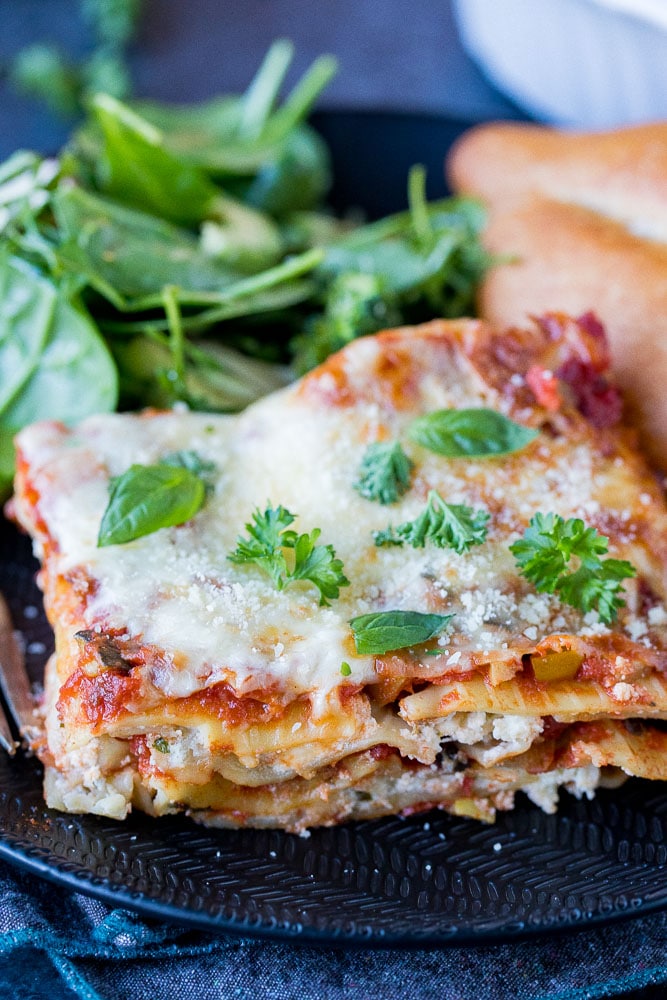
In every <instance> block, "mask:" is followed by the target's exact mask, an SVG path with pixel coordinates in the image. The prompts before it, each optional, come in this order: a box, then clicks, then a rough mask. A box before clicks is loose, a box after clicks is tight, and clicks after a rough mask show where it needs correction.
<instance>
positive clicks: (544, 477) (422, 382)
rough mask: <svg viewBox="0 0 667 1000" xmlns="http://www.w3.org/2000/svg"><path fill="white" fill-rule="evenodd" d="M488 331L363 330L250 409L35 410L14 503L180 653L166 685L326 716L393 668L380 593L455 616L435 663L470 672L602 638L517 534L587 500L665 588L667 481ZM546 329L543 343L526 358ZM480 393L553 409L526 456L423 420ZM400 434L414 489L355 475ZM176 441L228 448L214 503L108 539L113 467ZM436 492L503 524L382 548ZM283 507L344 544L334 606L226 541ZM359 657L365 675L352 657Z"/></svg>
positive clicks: (638, 628)
mask: <svg viewBox="0 0 667 1000" xmlns="http://www.w3.org/2000/svg"><path fill="white" fill-rule="evenodd" d="M473 334H474V337H475V338H476V340H475V344H476V345H477V347H479V343H480V342H482V341H484V339H485V338H488V331H486V329H485V328H484V327H482V326H481V325H480V324H476V323H475V324H472V323H471V324H455V323H451V324H447V323H443V324H433V325H432V326H430V327H425V328H422V330H421V331H397V332H396V333H393V334H387V335H384V336H383V337H375V338H367V339H365V340H362V341H358V342H356V343H354V344H352V345H351V346H350V347H349V348H348V349H347V350H346V351H345V352H343V353H342V354H341V355H338V356H336V357H335V358H333V359H331V361H330V363H329V364H327V365H325V366H323V367H322V368H320V369H318V370H317V371H316V372H314V373H312V374H311V375H310V376H309V377H308V378H306V379H305V380H304V381H303V382H302V383H300V384H297V385H296V386H293V387H290V388H289V389H287V390H284V391H282V392H280V393H277V394H275V395H273V396H271V397H269V398H267V399H265V400H262V401H261V402H259V403H257V404H255V405H254V406H252V407H251V408H250V409H248V410H247V411H246V412H245V413H243V414H241V415H239V416H210V415H201V414H195V413H190V412H187V411H184V410H179V411H178V412H171V413H160V414H144V415H129V414H126V415H118V414H116V415H110V416H98V417H93V418H91V419H88V420H86V421H85V422H84V423H83V424H81V425H80V427H79V428H78V429H76V430H74V431H68V430H66V429H65V428H63V427H61V426H58V425H54V424H38V425H34V426H33V427H31V428H28V429H27V430H25V431H23V432H22V434H21V435H20V437H19V442H18V443H19V452H20V457H21V462H22V463H23V464H24V465H26V466H27V468H28V469H29V473H28V478H29V483H30V486H31V487H32V488H33V489H34V490H35V491H36V494H37V500H36V504H35V509H34V510H33V509H32V507H31V504H30V502H29V501H28V500H27V499H26V497H25V496H24V495H23V492H22V489H21V487H19V491H18V497H17V501H16V504H17V514H18V517H19V519H21V520H22V521H23V522H24V523H25V524H26V525H27V526H28V527H30V528H31V530H32V531H33V532H34V533H35V534H36V535H37V536H38V537H41V539H42V541H43V542H45V541H46V540H48V541H49V542H55V549H54V548H53V546H51V547H50V552H49V557H48V558H49V567H48V569H49V572H50V573H56V574H59V575H64V574H67V573H70V572H72V571H74V570H83V571H84V572H85V574H86V575H87V576H89V577H90V578H92V579H93V580H94V581H95V587H94V588H93V589H92V590H91V592H90V594H89V595H88V596H87V598H86V606H85V611H84V616H85V621H84V622H82V623H81V627H89V628H93V629H95V628H96V629H98V630H100V631H105V630H107V629H115V630H119V631H120V632H121V633H126V634H127V635H128V636H130V637H136V638H138V639H140V641H141V642H142V643H147V644H151V645H154V646H156V647H158V648H160V649H161V650H164V651H166V653H167V658H166V660H165V662H164V663H161V664H158V665H157V666H155V667H154V668H153V675H152V677H151V680H152V683H153V685H154V686H155V687H157V688H158V689H159V690H161V691H162V692H164V695H165V696H167V697H169V698H179V697H184V696H187V695H189V694H191V693H192V692H195V691H197V690H199V689H201V688H204V687H208V686H211V685H213V684H215V683H217V682H219V681H222V680H224V681H227V682H229V683H230V684H231V685H232V686H233V687H234V688H235V689H236V690H237V691H239V692H242V693H248V692H252V691H253V690H257V689H262V690H266V689H267V688H268V689H272V688H273V689H278V690H280V691H281V692H286V693H287V694H288V695H289V696H290V697H297V696H298V695H300V694H303V693H308V694H310V696H311V698H312V701H313V716H314V717H317V716H318V715H321V714H324V713H325V712H326V710H327V705H328V703H329V699H330V695H331V693H332V692H333V691H335V690H337V689H339V688H340V686H341V684H343V683H346V684H360V685H363V684H367V683H371V682H373V681H376V680H377V674H378V666H379V664H380V661H378V662H376V660H375V658H374V657H369V656H359V655H357V654H356V652H355V649H354V644H353V640H352V636H351V631H350V627H349V621H350V619H351V618H353V617H354V616H356V615H360V614H364V613H367V612H371V611H383V610H394V609H407V610H415V611H423V612H427V611H428V612H438V613H443V614H454V616H455V617H454V619H453V622H452V625H451V627H450V629H449V631H448V632H447V633H445V634H444V635H443V636H441V637H440V639H439V640H437V641H436V640H434V641H433V643H432V644H431V645H432V646H435V647H436V648H439V649H440V650H441V653H440V655H438V656H433V657H431V658H429V659H428V661H427V660H426V659H424V662H423V664H422V666H421V671H422V676H423V675H424V673H428V672H429V671H430V672H431V674H432V675H433V676H434V677H437V676H442V675H443V674H444V673H452V672H456V671H457V670H461V671H462V672H463V671H465V670H466V669H467V668H468V667H469V664H470V656H471V655H473V654H474V655H475V656H477V662H478V663H479V662H480V657H482V658H484V657H486V658H488V661H489V662H491V661H493V660H494V658H496V659H499V660H503V659H507V650H508V649H509V650H511V651H514V653H515V654H516V656H517V657H519V658H520V656H521V654H522V653H523V652H526V651H529V650H531V649H534V647H535V645H536V643H539V641H540V640H542V639H543V638H544V637H546V636H549V635H552V634H554V633H566V632H567V633H574V634H577V635H580V636H585V637H588V638H589V639H591V637H592V638H593V639H595V638H596V637H601V638H602V639H604V638H605V636H608V633H609V629H606V628H605V627H604V626H601V625H599V623H597V621H596V618H595V616H592V618H591V617H590V616H587V617H583V616H582V615H580V614H579V613H578V612H576V611H574V610H573V609H571V608H567V607H565V606H563V605H562V604H560V602H559V601H558V599H557V598H556V597H553V596H551V595H538V594H535V592H534V591H533V589H532V588H531V586H530V585H529V584H528V583H527V582H526V581H525V580H523V579H522V578H520V577H519V576H518V575H517V573H516V568H515V565H514V560H513V557H512V555H511V553H510V552H509V550H508V545H509V544H510V543H511V541H513V540H514V539H515V538H516V537H518V536H519V535H520V534H521V533H522V532H523V530H524V528H525V527H526V526H527V524H528V521H529V519H530V517H531V516H532V515H533V514H534V513H535V512H536V511H554V512H556V513H559V514H561V515H562V516H563V517H565V518H568V517H572V516H576V517H582V518H583V519H584V520H586V521H587V523H589V524H593V525H596V526H599V527H600V530H601V531H603V533H605V534H607V535H609V536H610V554H611V555H613V556H615V557H617V558H627V559H630V560H631V561H632V562H633V563H634V564H635V565H636V566H638V568H639V569H640V571H641V573H642V575H643V576H644V577H645V578H646V579H647V580H648V581H649V584H650V588H651V591H652V593H654V594H655V595H657V597H656V600H658V601H659V602H662V601H663V600H664V598H665V594H666V591H667V587H666V580H665V572H664V566H665V554H666V553H667V514H666V513H665V508H664V503H663V501H662V498H661V496H660V493H659V491H658V487H657V485H656V484H655V483H654V482H653V480H652V478H651V477H650V476H649V475H648V473H647V472H646V470H644V469H643V468H642V466H641V465H639V464H638V460H637V459H636V458H634V457H633V456H632V455H631V453H630V452H629V451H628V450H627V449H625V448H624V446H623V445H622V443H621V442H620V440H619V439H618V438H617V437H616V436H615V434H613V433H612V432H609V431H605V432H593V431H592V429H591V428H590V427H589V426H588V424H587V423H586V421H585V420H584V419H583V418H582V417H580V416H579V415H578V414H577V413H576V412H575V411H567V412H564V413H559V414H556V415H554V414H552V413H551V414H550V413H547V412H546V411H544V410H542V409H541V408H540V407H538V406H537V405H536V404H535V402H534V399H533V398H532V396H531V395H530V393H529V392H528V391H527V389H526V387H525V383H524V381H523V378H522V377H521V375H520V374H519V375H517V374H515V375H513V376H512V378H511V379H509V380H508V379H507V378H506V376H505V374H504V373H503V372H502V371H501V372H500V374H498V373H496V372H495V371H494V370H492V369H491V368H490V367H489V365H488V364H487V363H485V364H481V363H479V362H478V361H476V360H475V357H474V355H473V354H472V353H471V349H470V348H469V345H468V343H467V339H469V338H470V337H472V336H473ZM543 346H544V345H543V344H541V343H540V342H537V341H529V342H528V346H527V347H526V351H525V353H526V356H527V362H526V363H530V362H532V361H534V358H535V355H536V354H538V353H539V351H540V350H542V348H543ZM477 347H476V348H475V349H477ZM531 352H532V353H531ZM476 406H490V407H493V408H495V409H497V410H499V411H502V412H504V413H506V414H507V415H510V416H512V417H513V419H515V420H517V421H519V422H521V423H525V424H529V425H533V426H541V425H547V424H548V426H544V429H543V432H542V433H541V434H540V435H539V437H538V438H537V440H536V441H535V442H533V443H532V444H531V445H529V446H528V447H527V448H525V449H523V451H521V452H519V453H516V454H513V455H508V456H502V457H497V458H487V459H479V460H470V459H454V460H452V459H447V458H443V457H442V456H439V455H436V454H433V453H432V452H429V451H426V450H424V449H422V448H421V447H419V446H418V445H416V444H414V443H412V442H411V441H410V439H409V437H408V435H407V430H408V426H409V424H410V423H411V421H412V420H413V419H414V418H415V417H416V416H418V415H420V414H422V413H427V412H430V411H432V410H436V409H440V408H448V407H476ZM391 439H400V440H401V442H402V444H403V446H404V448H405V450H406V452H407V453H408V455H409V456H410V458H411V459H412V461H413V462H414V463H415V469H414V473H413V479H412V484H411V489H410V490H409V492H408V493H407V494H406V495H405V496H404V497H403V498H402V499H401V500H400V501H399V502H398V503H396V504H393V505H391V506H382V505H380V504H378V503H374V502H371V501H369V500H366V499H364V498H363V497H361V496H360V495H359V494H358V493H357V492H356V491H355V489H354V488H353V484H354V482H355V480H356V478H357V474H358V469H359V465H360V462H361V459H362V456H363V454H364V451H365V449H366V447H367V445H368V444H369V443H370V442H373V441H376V440H391ZM180 449H192V450H194V451H196V452H197V453H198V455H200V456H201V458H203V459H205V460H207V461H210V462H213V463H214V465H215V470H216V472H215V488H214V491H213V493H212V495H210V496H209V498H208V500H207V502H206V504H205V506H204V507H203V508H202V510H201V511H200V512H199V513H198V514H197V515H196V516H195V517H194V518H193V519H192V520H191V521H190V522H189V523H187V524H184V525H181V526H179V527H175V528H167V529H162V530H160V531H157V532H155V533H153V534H151V535H148V536H146V537H144V538H140V539H137V540H136V541H133V542H130V543H127V544H124V545H116V546H110V547H107V548H98V547H97V544H96V539H97V534H98V530H99V525H100V520H101V518H102V514H103V512H104V510H105V507H106V505H107V501H108V488H109V480H110V478H111V477H112V476H117V475H119V474H120V473H122V472H124V471H125V470H126V469H127V468H128V467H129V466H130V465H131V464H133V463H140V464H152V463H155V462H157V461H159V460H160V459H161V458H163V457H164V456H166V455H167V454H169V453H170V452H173V451H177V450H180ZM430 489H436V490H438V491H439V492H440V494H441V495H442V496H443V498H444V499H445V500H446V501H447V502H449V503H456V504H460V503H465V504H469V505H470V506H472V507H475V508H477V507H484V508H486V509H487V510H488V511H489V513H490V515H491V520H490V522H489V531H488V538H487V541H486V542H485V543H484V544H483V545H481V546H478V547H475V548H473V549H472V550H471V551H470V552H469V553H466V554H464V555H458V554H457V553H456V552H454V551H453V550H450V549H438V548H435V547H431V546H429V545H428V544H427V546H426V547H425V548H423V549H413V548H411V547H409V546H402V547H391V548H378V547H376V546H375V545H374V542H373V532H374V531H377V530H382V529H384V528H386V527H387V526H388V525H389V524H390V523H391V524H393V525H397V524H399V523H401V522H403V521H406V520H410V519H413V518H414V517H416V516H417V515H418V514H419V513H420V512H421V510H422V509H423V506H424V503H425V500H426V496H427V494H428V491H429V490H430ZM278 504H282V505H283V506H285V507H287V508H288V509H289V510H290V511H292V513H294V514H296V515H297V520H296V522H295V524H294V525H293V527H294V528H295V529H296V530H298V531H312V529H313V528H315V527H317V528H320V529H321V537H320V539H319V542H320V543H321V544H331V545H333V547H334V549H335V551H336V555H337V556H338V557H339V558H340V559H342V561H343V564H344V570H345V574H346V576H347V577H348V579H349V580H350V586H348V587H344V588H343V589H342V590H341V596H340V598H339V599H338V600H334V601H332V603H331V606H330V607H320V606H319V601H318V598H319V594H318V592H317V590H316V589H315V587H314V586H312V585H311V584H309V583H308V582H305V581H303V582H299V583H296V584H293V585H290V586H289V587H287V588H286V589H285V590H283V591H282V592H278V591H277V590H276V589H275V587H274V586H273V584H272V582H271V580H270V578H269V577H268V576H267V575H266V574H265V573H263V572H262V571H261V569H259V568H258V567H256V566H254V565H243V566H239V565H235V564H233V563H231V562H230V561H229V560H228V558H227V557H228V555H229V553H230V552H231V551H233V549H234V548H235V546H236V543H237V539H238V537H239V535H241V534H246V531H245V527H244V526H245V523H246V522H247V521H249V520H250V517H251V515H252V512H253V510H254V509H255V508H257V507H259V508H260V509H261V510H264V509H265V507H267V506H269V505H273V506H277V505H278ZM40 519H41V522H43V523H44V524H45V525H46V536H45V535H44V530H43V529H42V530H41V532H40V529H39V528H38V527H36V525H37V522H38V521H39V520H40ZM627 601H628V608H627V609H626V610H624V611H622V612H621V615H620V619H619V629H618V631H620V633H621V634H622V635H623V636H624V641H625V646H624V647H623V649H624V650H625V649H626V647H628V648H630V647H632V648H635V647H637V648H639V649H640V650H641V649H643V650H644V652H645V653H646V654H647V655H648V654H649V652H650V651H655V650H659V651H660V653H662V651H663V650H664V642H663V640H664V636H663V633H664V621H665V620H666V619H667V616H664V615H663V616H662V618H661V616H660V614H658V613H657V612H656V604H655V601H654V602H653V607H652V608H651V616H649V617H646V612H645V611H644V610H643V609H642V607H641V605H640V602H639V600H638V597H637V591H636V585H635V583H634V582H629V583H628V594H627ZM657 606H658V607H662V604H661V603H658V605H657ZM660 621H662V622H663V624H662V625H660V624H656V623H658V622H660ZM635 652H636V649H635ZM410 655H411V654H410V652H409V651H404V652H403V653H402V654H401V656H402V657H403V659H405V660H406V661H409V660H410ZM342 661H347V662H348V663H349V664H350V666H351V674H350V676H349V677H346V678H343V677H342V676H341V671H340V668H341V663H342ZM652 662H653V661H652ZM410 669H411V668H410V666H409V665H408V666H406V672H408V673H409V672H410Z"/></svg>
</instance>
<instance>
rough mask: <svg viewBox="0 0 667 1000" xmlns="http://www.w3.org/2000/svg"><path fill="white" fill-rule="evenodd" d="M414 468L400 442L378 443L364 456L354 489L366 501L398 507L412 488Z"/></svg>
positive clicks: (368, 449) (370, 446)
mask: <svg viewBox="0 0 667 1000" xmlns="http://www.w3.org/2000/svg"><path fill="white" fill-rule="evenodd" d="M412 465H413V463H412V462H411V461H410V459H409V458H408V456H407V455H406V454H405V452H404V451H403V449H402V447H401V445H400V444H399V442H398V441H376V442H375V443H374V444H369V446H368V448H367V449H366V451H365V452H364V456H363V458H362V460H361V465H360V467H359V478H358V480H357V481H356V483H355V484H354V488H355V490H357V492H358V493H360V494H361V495H362V497H366V499H367V500H377V502H378V503H382V504H389V503H396V501H397V500H398V498H399V497H401V496H403V494H404V493H405V492H406V491H407V490H408V488H409V486H410V473H411V471H412Z"/></svg>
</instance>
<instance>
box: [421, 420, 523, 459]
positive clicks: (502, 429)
mask: <svg viewBox="0 0 667 1000" xmlns="http://www.w3.org/2000/svg"><path fill="white" fill-rule="evenodd" d="M408 433H409V435H410V437H411V438H412V440H413V441H416V442H417V444H420V445H422V447H424V448H428V449H429V451H435V452H437V454H438V455H446V456H447V457H448V458H461V457H463V456H467V457H468V458H483V457H484V456H485V455H507V454H509V453H510V452H513V451H521V449H522V448H525V447H526V445H527V444H530V442H531V441H534V440H535V438H536V437H537V435H538V434H539V431H537V430H534V429H533V428H532V427H524V426H523V424H517V423H515V422H514V421H513V420H510V419H509V417H505V416H503V414H502V413H498V412H497V411H496V410H489V409H486V408H484V407H479V408H476V409H466V410H435V411H434V412H433V413H427V414H425V415H424V416H423V417H417V419H416V420H414V421H413V422H412V424H411V425H410V428H409V430H408Z"/></svg>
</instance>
